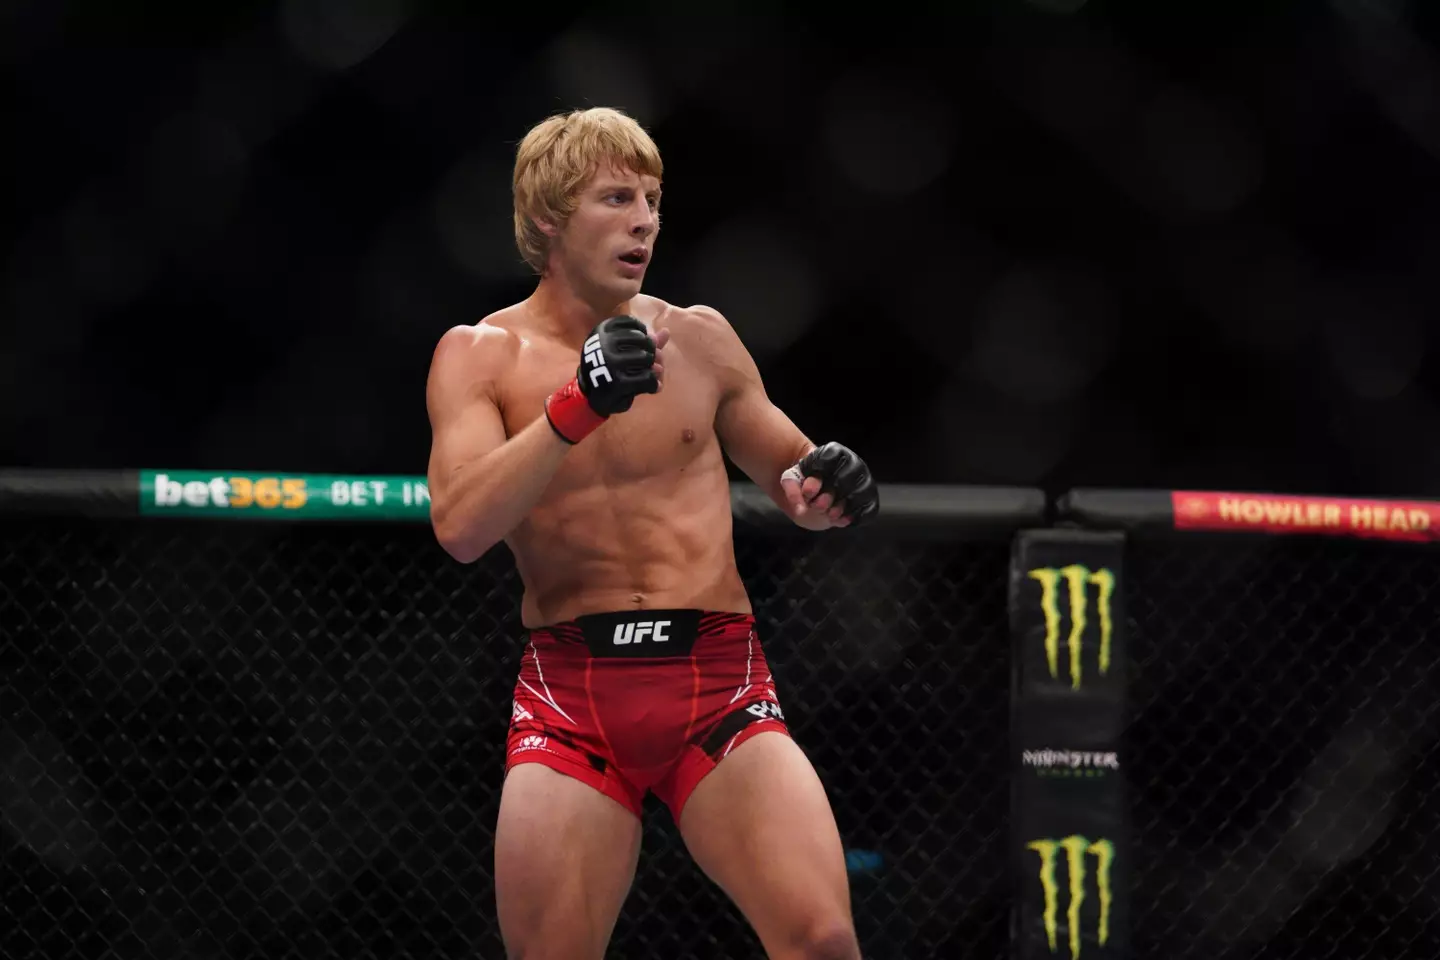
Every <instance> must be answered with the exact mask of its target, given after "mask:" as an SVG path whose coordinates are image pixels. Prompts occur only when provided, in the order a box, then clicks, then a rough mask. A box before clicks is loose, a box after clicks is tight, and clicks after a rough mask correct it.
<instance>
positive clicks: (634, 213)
mask: <svg viewBox="0 0 1440 960" xmlns="http://www.w3.org/2000/svg"><path fill="white" fill-rule="evenodd" d="M659 232H660V181H659V180H657V179H655V178H654V177H651V176H644V175H641V174H638V173H635V172H633V171H630V170H622V169H616V168H614V167H610V166H602V167H601V168H600V169H599V170H598V171H596V173H595V175H594V176H593V177H591V178H590V181H589V182H588V183H587V184H585V186H584V187H582V188H581V190H580V195H579V198H578V202H577V204H576V207H575V211H574V213H572V214H571V215H570V219H569V220H568V221H566V223H565V226H564V228H563V229H562V230H561V231H560V234H559V236H558V237H557V238H556V241H557V242H556V245H555V246H556V250H555V252H556V254H557V255H558V256H559V257H560V258H561V260H562V261H563V263H564V272H565V273H566V274H567V275H568V276H569V277H570V278H571V280H572V281H573V282H575V283H578V284H583V285H584V286H586V287H589V288H591V289H594V290H596V291H600V292H604V293H606V294H609V295H613V296H614V297H615V299H616V300H628V299H629V298H631V297H633V296H635V295H636V294H638V293H639V292H640V285H641V282H642V281H643V280H644V278H645V269H646V268H647V267H648V266H649V264H650V255H651V253H652V252H653V251H654V249H655V236H656V234H658V233H659Z"/></svg>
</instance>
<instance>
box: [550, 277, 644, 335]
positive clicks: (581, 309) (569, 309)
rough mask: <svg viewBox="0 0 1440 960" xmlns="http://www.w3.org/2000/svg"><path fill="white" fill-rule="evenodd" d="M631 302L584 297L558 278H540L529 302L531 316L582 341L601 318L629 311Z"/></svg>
mask: <svg viewBox="0 0 1440 960" xmlns="http://www.w3.org/2000/svg"><path fill="white" fill-rule="evenodd" d="M634 303H635V301H634V300H633V299H631V300H620V301H618V302H617V301H612V300H609V299H605V300H604V301H603V302H602V301H601V300H597V299H595V298H587V297H585V296H583V295H582V294H581V293H580V292H579V291H577V290H576V289H575V288H574V287H573V286H571V285H570V284H568V283H566V282H564V281H563V280H561V279H560V278H558V277H555V276H552V275H549V274H547V275H546V276H543V277H541V278H540V282H539V284H537V285H536V287H535V292H534V293H532V294H531V295H530V298H529V304H530V310H531V311H532V313H533V315H534V316H535V317H536V319H538V320H539V321H540V322H541V323H543V324H544V325H545V326H546V327H548V328H550V329H551V330H552V331H553V332H554V333H555V334H557V335H558V336H561V337H563V338H564V339H566V340H567V341H568V340H574V341H575V342H576V343H580V342H582V341H583V340H584V339H585V337H586V336H587V335H588V334H589V333H590V331H591V330H593V329H594V328H595V325H596V324H597V323H599V322H600V321H601V320H605V319H608V318H609V317H616V316H620V315H621V314H628V313H633V312H634V311H633V305H634Z"/></svg>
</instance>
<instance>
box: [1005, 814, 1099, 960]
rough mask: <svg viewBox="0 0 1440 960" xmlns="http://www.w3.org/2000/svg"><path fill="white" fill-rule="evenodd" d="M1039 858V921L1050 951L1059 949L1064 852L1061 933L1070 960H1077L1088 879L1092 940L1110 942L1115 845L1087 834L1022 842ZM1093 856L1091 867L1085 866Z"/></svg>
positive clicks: (1087, 897)
mask: <svg viewBox="0 0 1440 960" xmlns="http://www.w3.org/2000/svg"><path fill="white" fill-rule="evenodd" d="M1025 849H1027V850H1033V851H1034V852H1035V853H1036V854H1038V855H1039V857H1040V890H1041V894H1042V896H1043V897H1044V909H1043V910H1042V912H1041V920H1042V922H1043V923H1044V925H1045V939H1046V941H1047V942H1048V943H1049V944H1050V952H1051V953H1058V952H1059V950H1060V947H1059V939H1060V901H1061V892H1060V880H1059V868H1060V860H1061V856H1060V855H1061V854H1062V853H1063V854H1064V862H1065V873H1066V879H1067V883H1066V885H1065V887H1066V889H1065V896H1064V900H1065V932H1066V934H1067V935H1068V938H1069V941H1070V958H1071V960H1081V958H1080V952H1081V937H1082V935H1083V933H1084V932H1085V916H1084V914H1082V912H1081V908H1082V907H1083V906H1084V905H1085V904H1086V902H1087V901H1088V900H1089V899H1090V898H1089V894H1088V893H1087V892H1086V891H1087V889H1088V888H1089V886H1090V879H1091V877H1092V876H1093V877H1094V880H1095V894H1096V901H1097V902H1096V907H1095V909H1094V910H1092V911H1090V913H1091V914H1093V916H1094V922H1095V926H1094V936H1095V943H1096V944H1098V945H1099V946H1102V947H1103V946H1105V945H1106V944H1107V943H1109V942H1110V909H1111V907H1112V905H1113V903H1114V899H1115V898H1114V891H1113V889H1112V888H1111V885H1110V875H1111V872H1112V868H1113V867H1114V866H1115V845H1114V844H1113V843H1111V842H1110V841H1109V840H1090V839H1089V838H1087V837H1079V836H1073V837H1064V838H1062V839H1059V840H1035V841H1032V842H1030V843H1028V844H1026V845H1025ZM1092 857H1093V858H1094V861H1095V868H1094V870H1093V871H1091V870H1090V869H1089V866H1088V864H1089V861H1090V859H1091V858H1092Z"/></svg>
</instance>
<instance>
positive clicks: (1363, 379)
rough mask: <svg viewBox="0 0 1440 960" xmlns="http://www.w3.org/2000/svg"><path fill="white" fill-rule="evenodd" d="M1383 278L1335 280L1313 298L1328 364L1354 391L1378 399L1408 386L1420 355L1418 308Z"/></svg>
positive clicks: (1421, 336) (1422, 330)
mask: <svg viewBox="0 0 1440 960" xmlns="http://www.w3.org/2000/svg"><path fill="white" fill-rule="evenodd" d="M1396 290H1397V286H1396V284H1394V283H1387V282H1385V281H1383V280H1380V281H1375V282H1364V281H1351V282H1349V283H1337V284H1334V285H1332V286H1330V288H1329V289H1328V291H1327V292H1326V295H1325V296H1324V298H1323V300H1318V302H1317V308H1318V309H1319V310H1320V311H1321V331H1322V333H1323V335H1324V343H1325V347H1326V351H1327V352H1328V354H1329V356H1330V363H1331V365H1332V366H1333V367H1334V369H1335V372H1336V373H1337V374H1338V375H1339V378H1340V381H1341V382H1342V383H1344V384H1345V386H1346V387H1347V388H1349V390H1350V391H1351V392H1352V393H1354V394H1355V395H1356V396H1358V397H1361V398H1363V399H1366V400H1381V399H1386V398H1390V397H1394V396H1396V395H1398V394H1399V393H1400V392H1401V391H1402V390H1404V389H1405V388H1406V387H1407V386H1409V385H1410V383H1411V381H1412V380H1414V379H1415V375H1416V374H1417V373H1418V372H1419V370H1420V365H1421V363H1422V362H1423V360H1424V358H1425V346H1426V345H1425V326H1424V323H1423V321H1422V320H1421V317H1420V312H1419V310H1418V309H1416V308H1415V307H1414V306H1413V305H1411V304H1409V303H1406V302H1403V301H1401V300H1400V299H1399V298H1398V297H1397V294H1396Z"/></svg>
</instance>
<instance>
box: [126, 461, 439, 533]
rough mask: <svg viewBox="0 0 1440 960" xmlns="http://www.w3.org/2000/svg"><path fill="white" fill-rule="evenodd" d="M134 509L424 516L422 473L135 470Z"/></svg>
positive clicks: (254, 516) (294, 516)
mask: <svg viewBox="0 0 1440 960" xmlns="http://www.w3.org/2000/svg"><path fill="white" fill-rule="evenodd" d="M140 512H141V513H142V514H144V515H147V516H155V515H165V514H177V515H186V516H205V517H230V518H234V519H239V520H261V519H272V518H273V519H286V520H339V519H343V520H367V519H373V520H395V519H415V520H422V521H423V520H428V519H429V517H430V490H429V488H428V487H427V486H426V484H425V478H424V477H372V476H365V477H360V476H342V475H338V474H319V473H291V474H287V473H268V474H267V473H255V472H246V473H239V472H232V471H225V470H209V471H207V470H141V471H140Z"/></svg>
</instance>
